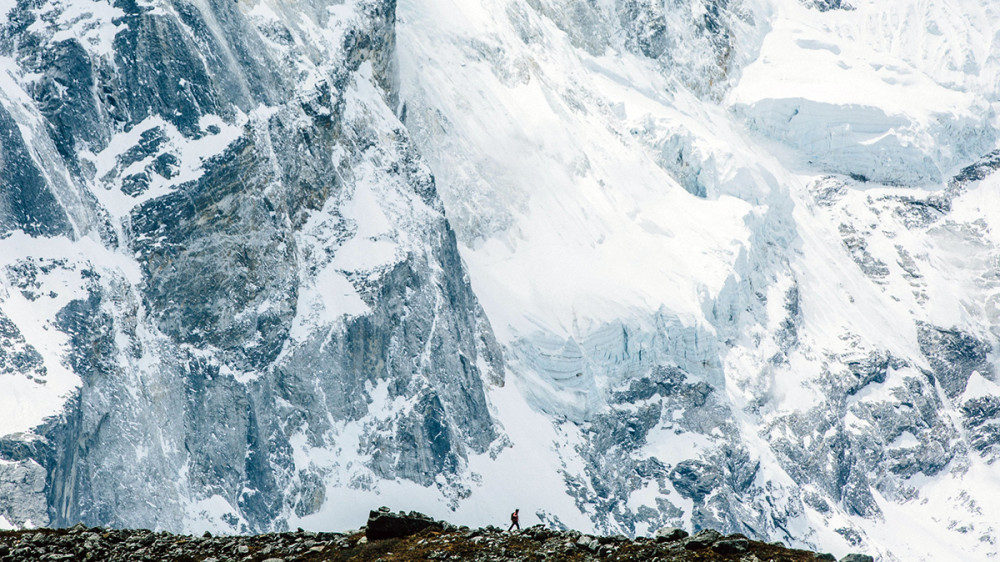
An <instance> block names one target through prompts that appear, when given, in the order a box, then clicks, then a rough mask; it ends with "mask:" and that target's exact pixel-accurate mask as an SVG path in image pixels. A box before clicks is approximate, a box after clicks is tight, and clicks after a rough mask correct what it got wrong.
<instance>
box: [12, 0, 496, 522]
mask: <svg viewBox="0 0 1000 562" xmlns="http://www.w3.org/2000/svg"><path fill="white" fill-rule="evenodd" d="M86 4H87V5H86V6H84V5H82V4H72V3H63V2H49V3H46V2H20V3H18V4H17V5H16V6H12V7H11V11H10V14H9V15H8V16H7V22H6V24H5V25H4V26H3V29H2V34H0V37H2V40H0V47H2V50H3V55H4V56H6V57H9V58H7V59H5V63H4V64H5V67H4V70H3V73H4V81H5V82H4V84H5V86H4V97H3V102H4V103H3V107H4V110H3V114H2V116H0V125H2V127H0V130H2V131H3V134H4V135H5V137H4V138H5V139H8V140H6V141H4V142H3V143H2V160H3V162H5V166H4V169H5V178H4V180H3V181H4V182H6V183H4V184H3V186H4V189H3V190H2V197H4V199H3V201H4V203H3V206H2V207H0V225H2V226H3V228H4V235H5V237H6V240H5V241H3V242H4V243H5V244H7V246H6V247H7V248H8V249H9V248H10V247H11V245H13V244H18V245H20V246H21V248H22V250H21V251H19V252H9V251H8V252H7V253H6V255H5V257H4V258H3V259H4V260H5V262H4V263H5V266H6V269H5V270H4V275H5V287H8V288H9V290H6V291H5V292H4V294H3V309H4V310H5V311H13V314H15V316H17V318H16V321H11V320H9V319H8V317H7V316H6V315H2V316H0V320H2V323H0V329H2V337H3V338H4V340H5V342H6V343H5V346H4V351H3V354H2V355H0V359H2V361H0V365H2V366H3V370H2V373H3V375H4V376H5V377H8V378H10V377H20V379H21V380H22V382H23V385H22V386H23V393H22V392H16V393H15V394H14V395H13V396H9V397H5V399H4V400H5V407H11V408H13V407H14V406H15V405H17V404H23V402H24V401H25V400H29V399H30V397H31V396H32V393H35V394H37V395H45V396H49V398H50V399H49V402H51V403H48V402H47V403H45V404H42V405H40V407H39V408H38V411H37V412H31V415H29V416H27V417H26V418H24V419H22V420H20V422H19V423H18V424H10V425H9V426H8V427H18V426H21V427H20V431H25V430H31V432H30V433H28V434H18V433H14V434H11V435H7V436H6V437H4V438H3V442H4V443H5V446H4V448H3V449H2V450H3V455H4V457H5V458H7V459H9V461H5V463H4V464H3V468H4V471H5V472H4V473H3V476H2V478H0V481H2V483H3V484H2V486H0V489H2V490H3V494H5V495H4V497H5V498H9V497H15V498H16V496H10V494H22V495H25V496H30V501H29V500H24V501H21V500H20V499H18V500H17V501H13V500H12V501H10V502H7V501H4V502H2V504H0V505H2V506H3V507H2V508H0V509H2V510H3V512H2V513H0V515H2V516H3V517H4V518H5V519H6V520H7V521H9V522H10V523H13V524H24V523H26V522H27V521H29V520H30V521H31V523H33V524H36V525H37V524H51V525H64V524H69V523H72V522H76V521H84V522H86V523H89V524H104V525H116V526H145V527H152V528H171V529H184V528H190V527H199V526H209V527H215V528H219V529H228V530H231V531H237V530H240V531H247V530H264V529H281V528H283V527H284V526H285V525H286V520H287V518H288V517H290V516H298V517H303V516H306V515H308V514H310V513H314V512H315V511H317V510H318V509H319V508H320V507H321V506H322V505H323V504H324V503H325V502H327V501H333V502H336V501H337V500H336V498H328V497H326V496H327V492H326V489H327V486H328V485H329V484H330V481H331V480H332V479H334V478H346V479H349V481H350V485H351V487H353V488H359V489H370V488H371V486H372V482H373V481H374V480H373V479H377V478H390V479H405V480H410V481H413V482H415V483H417V484H420V485H422V486H429V485H432V484H435V483H436V482H437V480H436V479H439V478H447V479H450V482H451V483H449V482H443V481H442V483H441V484H440V486H441V487H442V490H444V492H445V493H452V494H459V495H460V494H461V493H462V492H461V490H462V488H461V486H459V485H458V484H457V483H456V482H457V480H456V478H457V476H456V475H458V474H461V473H462V472H463V471H464V470H466V469H465V462H466V459H467V457H468V455H469V454H472V453H482V452H484V451H486V450H487V448H489V446H490V445H491V444H492V443H493V442H494V441H495V440H496V438H497V436H498V433H497V430H496V428H495V426H494V422H493V421H492V418H491V417H490V415H489V413H488V411H487V406H486V399H485V394H484V386H485V385H487V384H502V380H503V367H502V362H501V358H500V353H499V350H498V348H497V345H496V343H495V342H494V341H493V338H492V334H491V331H490V328H489V325H488V324H487V323H486V321H485V318H484V317H483V316H482V313H481V311H480V309H479V306H478V303H477V301H476V297H475V296H474V295H473V293H472V291H471V288H470V287H469V282H468V279H467V277H466V275H465V272H464V269H463V265H462V262H461V259H460V258H459V255H458V252H457V246H456V242H455V237H454V234H453V233H452V231H451V228H450V226H449V225H448V223H447V221H446V220H445V218H444V216H443V210H442V207H441V203H440V202H439V200H438V198H437V194H436V191H435V186H434V179H433V177H432V176H431V175H430V173H429V171H428V170H427V168H426V167H425V166H424V165H423V164H422V163H421V161H420V159H419V157H418V156H417V154H416V152H415V151H414V150H413V148H412V147H411V145H410V140H409V138H408V135H407V134H406V132H405V130H403V129H402V128H401V126H400V124H399V123H398V121H397V120H396V119H395V117H394V115H393V113H392V111H391V110H390V108H389V106H388V105H387V104H391V103H393V99H394V96H395V92H394V90H393V89H392V84H393V81H394V78H393V71H392V68H391V67H392V61H393V51H394V41H395V39H394V27H393V26H394V18H395V5H394V3H392V2H367V3H351V4H346V5H343V6H341V8H340V9H341V10H342V13H338V14H336V15H335V16H334V17H331V15H330V13H329V12H328V8H329V7H328V6H325V5H323V4H321V3H317V4H315V5H312V4H308V3H303V4H300V5H298V6H297V7H296V8H295V9H294V10H291V9H288V8H287V7H284V6H281V5H276V6H269V5H267V4H260V5H258V6H256V7H253V6H248V5H242V4H239V3H233V2H223V1H219V2H212V1H209V2H187V1H180V2H168V3H155V4H150V3H143V2H138V3H137V2H121V3H115V4H114V5H111V4H108V3H103V2H90V3H86ZM286 10H287V11H286ZM317 37H318V38H317ZM29 133H30V134H29ZM8 163H9V167H8ZM8 171H9V173H7V172H8ZM53 171H57V172H58V178H57V179H53V178H52V177H51V176H50V174H52V172H53ZM19 256H21V257H19ZM39 263H40V264H41V265H40V266H39ZM18 287H20V290H19V292H18V289H17V288H18ZM63 289H65V292H64V291H63ZM36 302H37V304H38V306H37V308H36V309H35V310H34V311H33V312H32V311H30V310H28V309H29V308H30V307H31V305H32V304H33V303H36ZM39 330H45V331H48V332H49V333H52V334H56V337H55V339H54V341H50V342H45V341H44V340H39V338H40V336H41V334H42V333H44V332H39ZM39 341H42V342H43V344H44V345H42V348H41V349H40V350H39V349H36V348H35V347H33V345H32V342H34V343H35V345H39V344H38V342H39ZM8 344H9V345H8ZM47 369H48V370H49V371H54V372H53V373H50V374H51V375H52V376H50V377H49V378H52V379H54V383H53V384H52V385H50V386H49V388H46V387H45V386H44V385H46V375H47ZM19 384H20V383H19ZM52 386H55V387H56V388H52ZM60 389H62V392H59V390H60ZM53 394H54V395H53ZM7 402H10V404H7ZM60 404H61V405H60ZM390 405H391V407H390ZM43 418H44V423H42V421H43ZM31 420H35V422H34V423H32V422H31ZM352 424H353V425H352ZM32 426H34V427H32ZM353 426H357V427H354V428H353V429H352V427H353ZM345 428H347V429H345ZM5 430H7V428H5ZM8 432H9V431H8ZM19 444H26V445H23V446H22V445H19ZM313 449H317V450H323V451H327V450H337V451H342V453H340V454H334V455H332V456H331V455H326V456H323V457H321V458H312V457H310V455H309V451H310V450H313ZM341 462H345V463H346V464H348V465H350V470H340V471H338V470H336V469H337V467H338V466H341V465H340V464H339V463H341ZM40 468H44V472H43V474H44V475H45V476H44V480H43V481H44V482H45V485H44V488H41V487H40V486H39V482H40V480H39V472H38V471H39V469H40ZM334 473H336V474H334ZM19 482H20V483H21V484H19ZM10 490H13V491H10ZM449 490H452V491H450V492H449ZM42 497H44V498H45V503H46V504H47V509H39V505H38V501H39V499H40V498H42Z"/></svg>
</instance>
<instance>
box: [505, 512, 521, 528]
mask: <svg viewBox="0 0 1000 562" xmlns="http://www.w3.org/2000/svg"><path fill="white" fill-rule="evenodd" d="M519 511H521V510H520V509H515V510H514V513H511V514H510V527H507V532H510V530H511V529H513V528H514V527H517V530H518V531H520V530H521V524H520V523H518V522H517V512H519Z"/></svg>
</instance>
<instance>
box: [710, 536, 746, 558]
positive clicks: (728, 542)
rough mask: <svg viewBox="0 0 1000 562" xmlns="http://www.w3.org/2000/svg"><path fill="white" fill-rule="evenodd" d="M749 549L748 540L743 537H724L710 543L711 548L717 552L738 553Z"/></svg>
mask: <svg viewBox="0 0 1000 562" xmlns="http://www.w3.org/2000/svg"><path fill="white" fill-rule="evenodd" d="M749 549H750V541H749V540H747V539H746V538H745V537H726V538H724V539H719V540H717V541H715V543H714V544H712V550H714V551H715V552H718V553H719V554H739V553H741V552H746V551H747V550H749Z"/></svg>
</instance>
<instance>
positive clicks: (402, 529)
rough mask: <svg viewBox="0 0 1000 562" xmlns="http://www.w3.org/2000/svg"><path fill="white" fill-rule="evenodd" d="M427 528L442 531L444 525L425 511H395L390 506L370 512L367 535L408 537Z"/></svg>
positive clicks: (377, 537)
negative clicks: (424, 512)
mask: <svg viewBox="0 0 1000 562" xmlns="http://www.w3.org/2000/svg"><path fill="white" fill-rule="evenodd" d="M427 528H433V529H436V530H439V531H440V530H443V529H444V525H443V524H442V523H441V522H440V521H435V520H434V519H431V518H430V517H428V516H426V515H424V514H423V513H418V512H416V511H411V512H409V513H403V512H402V511H400V512H399V513H393V512H391V511H389V508H387V507H381V508H379V509H378V511H372V512H370V513H369V514H368V526H367V527H366V528H365V537H367V538H368V540H380V539H392V538H399V537H408V536H410V535H415V534H417V533H419V532H420V531H423V530H424V529H427Z"/></svg>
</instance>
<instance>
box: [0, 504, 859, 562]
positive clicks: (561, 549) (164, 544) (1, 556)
mask: <svg viewBox="0 0 1000 562" xmlns="http://www.w3.org/2000/svg"><path fill="white" fill-rule="evenodd" d="M654 559H655V560H663V561H677V562H681V561H693V560H704V561H710V560H717V561H734V562H735V561H739V562H765V561H772V562H779V561H782V562H803V561H811V560H836V558H834V557H833V555H830V554H820V553H814V552H810V551H806V550H795V549H790V548H786V547H785V546H784V545H782V544H781V543H764V542H759V541H753V540H749V539H748V538H747V537H745V536H743V535H739V534H737V535H729V536H723V535H722V534H721V533H719V532H718V531H714V530H711V529H703V530H701V531H699V532H697V533H695V534H694V535H689V534H688V533H687V532H685V531H683V530H681V529H677V528H664V529H661V530H659V531H657V533H656V534H655V536H653V537H638V538H636V539H628V538H626V537H624V536H621V535H614V536H593V535H587V534H582V533H580V532H579V531H572V530H556V529H552V528H548V527H545V526H543V525H535V526H532V527H528V528H526V529H524V530H523V531H515V532H513V533H508V532H506V531H504V530H502V529H500V528H498V527H494V526H488V527H484V528H479V529H471V528H469V527H464V526H463V527H458V526H455V525H453V524H451V523H448V522H445V521H437V520H434V519H431V518H430V517H427V516H426V515H423V514H421V513H417V512H412V511H411V512H409V513H404V512H402V511H400V512H396V513H394V512H392V511H390V510H389V508H386V507H383V508H379V509H378V510H376V511H372V512H371V513H370V515H369V519H368V524H367V525H366V526H365V527H362V528H360V529H357V530H353V531H349V532H344V533H316V532H306V531H303V530H302V529H299V530H298V531H297V532H286V533H268V534H261V535H251V536H219V537H216V536H212V535H211V534H210V533H205V534H204V535H203V536H201V537H195V536H190V535H175V534H172V533H167V532H154V531H150V530H146V529H134V530H125V529H119V530H116V529H107V528H101V527H91V528H88V527H86V526H85V525H83V524H78V525H76V526H74V527H72V528H69V529H38V530H24V531H8V532H3V533H0V561H2V562H21V561H28V560H32V561H35V560H54V561H55V560H107V561H109V562H113V561H122V562H125V561H135V562H140V561H153V560H172V561H194V560H199V561H205V562H208V561H215V562H218V561H220V560H241V561H246V562H291V561H321V560H323V561H333V560H338V561H339V560H383V561H387V562H388V561H390V560H481V561H488V560H579V561H584V560H654ZM871 560H872V558H871V557H869V556H867V555H862V554H849V555H847V556H845V557H844V558H842V559H841V562H871Z"/></svg>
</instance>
